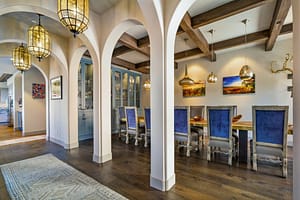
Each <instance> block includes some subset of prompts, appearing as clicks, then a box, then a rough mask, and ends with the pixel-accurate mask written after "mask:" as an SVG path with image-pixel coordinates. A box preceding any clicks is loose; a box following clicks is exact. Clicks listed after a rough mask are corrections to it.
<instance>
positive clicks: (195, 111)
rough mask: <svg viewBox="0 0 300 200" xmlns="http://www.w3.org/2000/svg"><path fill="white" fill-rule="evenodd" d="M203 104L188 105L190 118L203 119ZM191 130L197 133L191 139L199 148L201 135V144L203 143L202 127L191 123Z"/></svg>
mask: <svg viewBox="0 0 300 200" xmlns="http://www.w3.org/2000/svg"><path fill="white" fill-rule="evenodd" d="M204 112H205V106H190V118H191V119H195V120H203V119H204ZM191 132H192V133H197V135H195V136H196V137H195V138H192V141H195V142H196V143H197V145H198V149H200V142H199V138H200V137H201V142H202V145H203V144H204V131H203V127H200V126H196V125H191Z"/></svg>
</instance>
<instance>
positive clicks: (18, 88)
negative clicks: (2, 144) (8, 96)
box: [13, 73, 22, 129]
mask: <svg viewBox="0 0 300 200" xmlns="http://www.w3.org/2000/svg"><path fill="white" fill-rule="evenodd" d="M20 98H22V75H21V73H17V74H16V75H15V76H14V83H13V112H14V113H15V114H14V128H15V129H16V128H18V127H19V124H18V113H17V111H18V110H22V108H20V107H19V103H18V101H19V99H20ZM20 127H21V124H20Z"/></svg>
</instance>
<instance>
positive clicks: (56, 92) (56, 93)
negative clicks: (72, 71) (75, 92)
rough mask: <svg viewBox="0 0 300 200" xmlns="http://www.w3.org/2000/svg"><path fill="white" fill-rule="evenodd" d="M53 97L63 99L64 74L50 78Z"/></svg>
mask: <svg viewBox="0 0 300 200" xmlns="http://www.w3.org/2000/svg"><path fill="white" fill-rule="evenodd" d="M50 87H51V99H53V100H55V99H62V76H57V77H55V78H52V79H51V80H50Z"/></svg>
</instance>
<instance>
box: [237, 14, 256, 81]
mask: <svg viewBox="0 0 300 200" xmlns="http://www.w3.org/2000/svg"><path fill="white" fill-rule="evenodd" d="M248 21H249V20H248V19H244V20H243V21H242V23H243V24H245V44H247V22H248ZM252 77H253V72H252V70H251V68H250V67H249V65H247V58H246V56H245V64H244V65H243V66H242V68H241V69H240V79H241V80H249V79H251V78H252Z"/></svg>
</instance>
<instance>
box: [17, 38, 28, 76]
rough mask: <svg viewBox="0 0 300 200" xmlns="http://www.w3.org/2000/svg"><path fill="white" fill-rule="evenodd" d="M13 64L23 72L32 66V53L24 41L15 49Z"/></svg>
mask: <svg viewBox="0 0 300 200" xmlns="http://www.w3.org/2000/svg"><path fill="white" fill-rule="evenodd" d="M13 65H14V67H15V68H16V69H17V70H20V71H21V72H23V71H27V70H29V68H30V67H31V55H30V53H29V52H28V50H27V48H26V47H24V45H23V43H22V44H21V45H20V46H19V47H17V48H15V49H14V50H13Z"/></svg>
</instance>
